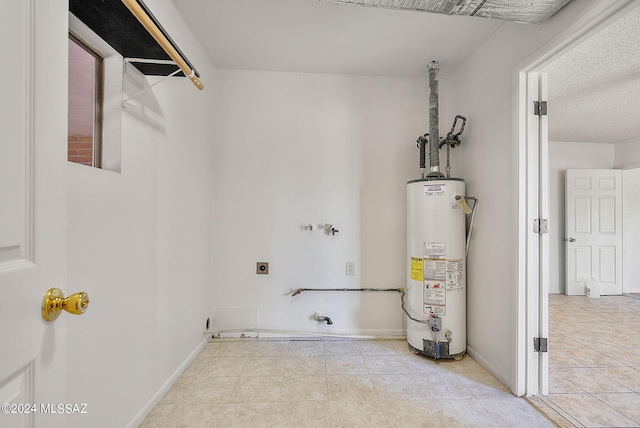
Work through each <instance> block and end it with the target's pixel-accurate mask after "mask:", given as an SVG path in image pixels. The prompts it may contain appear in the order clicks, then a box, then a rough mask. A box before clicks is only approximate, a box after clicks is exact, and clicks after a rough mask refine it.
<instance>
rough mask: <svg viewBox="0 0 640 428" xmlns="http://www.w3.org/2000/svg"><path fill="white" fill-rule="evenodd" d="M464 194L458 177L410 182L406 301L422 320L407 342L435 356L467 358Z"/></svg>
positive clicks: (410, 323)
mask: <svg viewBox="0 0 640 428" xmlns="http://www.w3.org/2000/svg"><path fill="white" fill-rule="evenodd" d="M464 194H465V185H464V180H462V179H459V178H449V179H446V178H441V179H437V180H433V179H430V178H425V179H419V180H413V181H410V182H408V183H407V255H408V257H409V272H408V274H407V290H406V298H407V306H408V310H409V312H410V313H411V314H415V315H413V316H414V317H415V318H416V319H418V320H420V321H416V320H412V319H408V320H407V342H409V345H411V347H412V348H413V349H414V350H415V351H417V352H419V353H422V354H425V355H428V356H431V357H433V358H454V357H456V356H458V355H459V356H462V355H463V354H464V352H465V351H466V348H467V325H466V323H467V317H466V313H467V292H466V291H467V290H466V263H465V239H466V231H465V229H466V221H465V216H466V215H465V212H464V211H463V209H462V206H461V205H460V198H461V197H463V196H464ZM456 198H457V199H456ZM421 321H426V322H421Z"/></svg>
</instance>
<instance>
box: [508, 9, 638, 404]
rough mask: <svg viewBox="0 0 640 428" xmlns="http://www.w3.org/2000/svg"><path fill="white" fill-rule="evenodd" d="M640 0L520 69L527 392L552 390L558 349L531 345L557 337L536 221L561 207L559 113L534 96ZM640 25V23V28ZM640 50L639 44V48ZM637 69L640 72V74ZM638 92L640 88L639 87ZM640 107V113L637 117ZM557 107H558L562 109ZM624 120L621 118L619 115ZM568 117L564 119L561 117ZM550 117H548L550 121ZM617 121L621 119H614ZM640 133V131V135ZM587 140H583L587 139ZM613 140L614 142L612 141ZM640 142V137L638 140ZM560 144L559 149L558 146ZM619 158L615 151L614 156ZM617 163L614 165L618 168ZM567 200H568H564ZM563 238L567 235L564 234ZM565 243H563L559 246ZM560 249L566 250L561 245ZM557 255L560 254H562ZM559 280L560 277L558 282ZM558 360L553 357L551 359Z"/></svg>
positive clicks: (571, 34)
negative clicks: (540, 111)
mask: <svg viewBox="0 0 640 428" xmlns="http://www.w3.org/2000/svg"><path fill="white" fill-rule="evenodd" d="M639 5H640V2H638V1H621V2H616V4H614V5H611V4H608V5H602V6H601V7H599V8H596V9H597V10H595V9H594V10H593V11H591V12H590V13H589V14H588V16H584V17H582V18H581V19H580V20H579V21H578V22H576V23H575V25H572V26H571V27H570V28H568V29H567V30H566V31H565V32H564V33H562V34H561V35H560V36H559V37H557V38H556V39H554V40H553V41H552V42H551V43H550V44H549V45H548V47H547V50H546V52H544V53H542V54H537V56H536V57H535V58H532V59H530V60H528V61H526V62H525V63H524V65H523V66H522V68H521V69H520V70H519V71H518V83H519V91H518V94H519V95H518V110H519V113H518V114H519V116H518V119H519V120H518V136H519V141H520V151H521V155H520V156H521V157H520V161H521V167H522V168H521V172H520V186H521V188H522V189H526V192H525V193H526V196H525V197H522V200H521V203H520V207H521V208H520V214H521V215H520V218H521V222H520V229H521V233H520V235H519V236H520V243H521V247H520V248H521V249H522V250H521V261H520V267H519V269H520V272H521V278H523V279H524V283H525V286H524V290H522V291H523V292H524V293H525V294H526V301H527V303H526V306H527V311H526V315H522V318H520V321H521V322H522V323H523V325H524V327H523V328H522V330H521V331H523V332H524V334H522V333H521V335H524V336H525V337H524V338H521V340H520V341H519V343H521V344H522V348H521V349H522V352H523V353H524V355H525V359H526V361H527V364H526V366H527V368H526V375H525V376H526V394H527V395H538V394H542V395H546V394H548V393H549V377H548V376H549V358H550V357H549V354H552V350H553V346H554V344H553V341H552V340H550V341H549V350H550V352H549V353H542V352H534V351H532V350H531V349H530V344H531V343H532V342H533V340H532V339H534V338H537V337H541V338H547V337H550V336H551V337H552V334H553V332H551V335H550V334H549V333H550V332H549V324H548V322H549V312H548V311H549V301H548V297H549V291H550V290H551V289H550V282H549V281H550V279H551V273H550V272H551V271H552V270H553V268H552V265H551V263H552V261H551V256H550V255H551V246H550V238H549V234H546V235H545V234H538V233H537V232H538V231H539V230H540V229H536V231H535V232H532V231H531V229H533V228H531V227H530V226H531V223H533V222H534V221H541V220H542V219H545V220H546V219H550V217H549V216H548V215H549V207H550V206H556V205H557V204H558V203H559V201H558V199H557V198H556V199H554V200H551V199H550V195H549V181H548V172H549V161H550V159H549V153H548V150H549V147H551V146H550V145H548V140H547V139H546V138H547V136H548V134H547V130H548V128H547V126H549V127H551V126H552V120H554V118H556V119H557V117H555V116H554V113H553V112H554V108H556V106H557V104H558V103H557V102H556V103H555V104H554V103H552V102H551V100H549V101H550V105H549V108H548V110H549V116H548V117H539V118H535V119H534V117H535V116H534V113H533V112H532V111H533V110H534V109H533V108H532V107H531V104H533V101H536V100H541V98H537V97H538V96H539V95H542V97H543V98H544V97H545V96H546V89H547V88H546V86H545V85H546V80H545V76H546V74H545V69H546V68H547V67H550V66H551V65H552V64H553V63H554V62H556V61H558V60H559V59H560V58H562V57H564V56H565V55H567V53H568V52H570V51H571V50H572V49H574V48H576V47H579V46H581V45H583V44H585V41H587V40H589V39H590V38H591V37H592V36H593V35H595V34H598V33H600V32H601V31H603V30H604V29H606V28H608V27H609V26H610V25H612V24H614V23H616V22H619V20H620V19H621V18H623V17H625V16H627V15H629V14H630V13H633V12H634V10H636V12H637V9H638V6H639ZM635 28H637V26H636V27H635ZM633 49H635V47H633ZM604 54H605V55H607V56H609V57H610V55H611V52H610V51H605V53H604ZM636 74H637V73H636ZM571 77H572V78H574V80H575V79H577V77H578V76H577V75H576V74H575V73H573V75H572V76H571ZM604 89H606V88H605V87H604V85H600V86H598V87H593V88H591V90H592V91H595V92H598V91H601V90H604ZM636 93H637V91H636ZM545 100H546V99H545ZM599 107H602V106H598V105H597V104H591V105H589V108H590V110H589V109H587V110H586V111H587V112H595V119H591V120H592V121H593V122H595V123H600V124H601V126H602V128H604V127H605V125H609V124H610V123H611V122H612V121H611V120H607V119H606V117H605V116H606V115H605V114H604V111H603V110H602V109H599ZM637 111H638V110H636V112H635V114H636V117H637ZM556 112H557V110H556ZM618 119H619V117H618ZM561 120H562V119H561ZM547 121H548V122H547ZM613 123H615V122H613ZM639 135H640V134H639ZM585 141H588V140H586V139H585V140H584V141H581V142H585ZM609 144H610V143H609ZM638 144H640V141H639V142H638ZM554 149H555V148H554ZM614 158H615V156H614ZM613 166H615V165H611V168H613ZM562 204H564V201H562ZM548 224H549V229H550V230H553V229H554V228H555V227H557V225H558V224H559V221H558V220H556V221H555V224H554V222H548ZM558 239H564V236H562V237H559V238H558ZM558 248H559V247H558ZM556 253H562V254H564V253H563V251H560V250H559V249H556ZM556 258H557V254H556ZM557 270H558V267H557V265H556V272H555V273H554V275H555V277H556V278H560V275H559V273H558V272H557ZM557 284H558V281H556V287H557ZM551 363H552V364H553V360H551Z"/></svg>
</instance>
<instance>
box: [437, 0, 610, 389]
mask: <svg viewBox="0 0 640 428" xmlns="http://www.w3.org/2000/svg"><path fill="white" fill-rule="evenodd" d="M599 3H600V4H602V2H598V1H595V0H582V1H580V2H572V3H569V4H568V5H567V6H566V7H565V8H563V9H562V10H561V11H560V12H559V13H558V14H556V15H555V16H554V17H553V18H552V19H550V20H549V21H547V22H546V23H545V24H542V25H533V26H532V25H519V24H514V23H504V24H503V25H502V26H501V27H500V28H499V29H498V30H497V31H496V32H495V33H494V35H493V36H492V37H491V38H490V39H489V40H488V41H487V42H485V43H484V44H483V45H482V46H481V47H480V48H479V49H477V50H476V52H475V53H474V54H473V55H471V56H470V57H469V58H468V59H467V60H466V61H465V62H464V63H463V64H462V65H461V66H460V67H459V68H458V69H457V70H456V72H455V73H454V74H453V76H452V77H451V78H450V79H448V81H447V85H446V91H445V92H441V96H443V97H447V98H448V99H449V102H450V107H451V110H449V111H450V113H451V114H453V113H454V112H455V113H457V112H459V113H460V114H463V115H466V116H467V117H468V118H470V120H469V122H468V124H467V128H466V129H465V141H466V142H467V143H466V144H464V145H463V147H462V150H463V156H464V165H465V172H464V177H465V178H466V179H467V192H468V193H469V194H472V195H476V196H478V197H479V198H480V206H479V210H478V214H477V218H476V231H475V238H474V242H472V244H471V248H470V251H469V260H468V264H467V268H468V271H467V285H468V294H467V305H468V313H467V325H468V332H467V336H468V342H469V350H470V352H472V353H473V355H474V356H475V357H476V358H477V359H478V360H479V361H480V362H481V363H482V364H483V365H484V366H485V367H486V368H487V369H488V370H489V371H490V372H492V373H493V374H494V375H495V376H496V377H497V378H498V379H500V380H501V381H502V382H503V383H504V384H505V385H507V386H509V387H510V388H511V389H512V391H514V392H515V393H522V392H523V391H524V390H523V389H522V388H523V385H522V384H521V383H519V379H521V378H519V377H518V373H517V370H516V364H517V361H518V355H519V354H520V353H521V352H522V351H523V350H522V349H518V345H517V342H516V338H517V320H518V303H519V302H518V287H519V286H522V285H521V284H518V247H517V242H518V235H517V230H518V229H517V228H518V222H519V216H520V215H521V214H524V213H519V212H518V205H517V200H518V170H517V168H518V164H517V160H518V147H517V141H516V138H515V135H516V134H515V129H516V124H515V123H514V117H516V116H515V115H514V108H515V107H514V106H515V105H516V103H515V100H516V90H517V87H516V85H515V82H514V68H515V67H516V66H518V64H521V63H522V62H523V61H524V60H525V59H527V58H528V57H529V56H531V55H533V53H534V52H537V51H540V49H541V48H542V47H543V46H544V45H545V43H547V42H549V41H550V40H551V39H552V38H553V37H555V36H557V35H558V34H559V33H560V32H562V31H563V30H564V29H565V28H567V27H569V26H570V25H571V24H572V23H573V22H575V21H576V20H577V19H578V18H579V17H580V16H582V15H583V14H584V13H585V12H587V11H588V10H590V9H591V8H593V7H596V6H599ZM607 3H612V2H611V1H607Z"/></svg>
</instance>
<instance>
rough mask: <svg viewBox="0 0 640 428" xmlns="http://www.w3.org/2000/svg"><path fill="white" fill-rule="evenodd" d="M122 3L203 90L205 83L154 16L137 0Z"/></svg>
mask: <svg viewBox="0 0 640 428" xmlns="http://www.w3.org/2000/svg"><path fill="white" fill-rule="evenodd" d="M122 3H124V4H125V6H127V8H128V9H129V10H130V11H131V13H132V14H133V16H135V17H136V18H137V19H138V21H140V24H142V26H143V27H144V28H145V29H146V30H147V31H148V32H149V34H151V36H152V37H153V38H154V39H155V40H156V42H158V44H159V45H160V47H161V48H162V49H164V51H165V52H166V53H167V55H169V56H170V57H171V59H172V60H174V61H175V63H176V65H177V66H178V67H179V68H180V70H181V71H182V72H183V73H184V75H185V76H187V77H188V78H189V79H190V80H191V81H192V82H193V84H194V85H196V88H198V89H200V90H202V89H204V85H203V84H202V82H201V81H200V79H199V78H198V76H197V73H196V71H195V70H194V69H193V68H191V66H190V65H189V64H188V63H187V61H186V60H185V58H184V57H183V56H182V55H181V54H180V52H178V50H177V49H176V48H175V46H174V45H173V44H172V43H171V41H170V40H169V39H168V38H167V36H166V35H165V33H164V32H163V31H162V29H161V28H159V26H158V24H157V22H156V21H155V19H154V18H153V17H152V16H149V14H148V13H147V11H146V10H145V9H144V8H143V7H142V6H141V5H140V3H139V2H138V1H137V0H122Z"/></svg>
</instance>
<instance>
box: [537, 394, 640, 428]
mask: <svg viewBox="0 0 640 428" xmlns="http://www.w3.org/2000/svg"><path fill="white" fill-rule="evenodd" d="M549 399H550V400H551V401H552V402H553V403H555V404H557V405H558V406H560V408H562V409H563V410H565V411H566V412H567V413H569V414H570V415H571V416H572V417H573V418H574V419H576V420H577V421H578V422H579V423H581V424H583V425H584V426H585V427H635V426H637V423H636V422H634V421H633V420H632V419H629V418H627V417H625V416H624V415H623V414H621V413H620V412H618V411H617V410H615V409H613V408H612V407H610V406H608V405H607V404H605V403H603V402H602V401H600V400H598V399H597V398H595V397H594V396H593V395H591V394H553V395H551V394H550V395H549Z"/></svg>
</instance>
